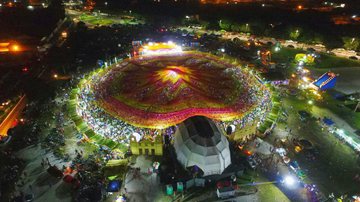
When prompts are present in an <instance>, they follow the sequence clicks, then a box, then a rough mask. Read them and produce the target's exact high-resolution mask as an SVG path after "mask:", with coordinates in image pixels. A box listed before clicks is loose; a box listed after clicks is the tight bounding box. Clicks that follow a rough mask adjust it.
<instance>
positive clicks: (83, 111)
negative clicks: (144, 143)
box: [76, 75, 158, 144]
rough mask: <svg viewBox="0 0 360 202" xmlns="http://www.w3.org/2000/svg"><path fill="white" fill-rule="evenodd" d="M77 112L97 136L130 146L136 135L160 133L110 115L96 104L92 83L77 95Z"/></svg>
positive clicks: (83, 87)
mask: <svg viewBox="0 0 360 202" xmlns="http://www.w3.org/2000/svg"><path fill="white" fill-rule="evenodd" d="M95 77H96V75H94V76H92V78H91V79H96V78H95ZM76 111H77V114H78V115H80V116H81V117H82V118H83V120H84V121H85V122H86V123H87V125H88V126H89V127H90V128H91V129H92V130H93V131H94V132H95V133H96V134H99V135H102V136H104V137H106V138H109V139H112V140H114V141H117V142H120V143H124V144H129V140H130V137H131V136H132V135H134V134H135V133H137V134H140V135H141V136H144V135H146V134H151V135H157V133H158V132H157V131H156V130H152V129H146V128H138V127H135V126H132V125H130V124H128V123H126V122H124V121H122V120H120V119H118V118H115V117H113V116H111V115H110V114H108V113H107V112H106V111H105V110H104V109H102V108H101V107H99V106H98V105H97V104H96V101H95V94H94V92H93V90H92V88H91V83H90V82H89V83H87V84H86V85H83V86H82V88H80V92H79V93H78V94H77V107H76Z"/></svg>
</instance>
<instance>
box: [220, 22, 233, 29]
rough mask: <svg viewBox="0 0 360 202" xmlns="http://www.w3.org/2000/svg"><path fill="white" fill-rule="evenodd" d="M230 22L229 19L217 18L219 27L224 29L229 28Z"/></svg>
mask: <svg viewBox="0 0 360 202" xmlns="http://www.w3.org/2000/svg"><path fill="white" fill-rule="evenodd" d="M231 25H232V22H230V21H229V20H219V27H220V28H221V29H224V30H230V28H231Z"/></svg>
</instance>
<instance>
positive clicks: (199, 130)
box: [174, 116, 231, 176]
mask: <svg viewBox="0 0 360 202" xmlns="http://www.w3.org/2000/svg"><path fill="white" fill-rule="evenodd" d="M174 147H175V151H176V154H177V159H178V161H179V162H180V163H181V164H182V165H183V166H184V167H185V168H187V167H191V166H195V165H196V166H198V167H199V168H200V169H201V170H202V171H203V172H204V176H206V175H214V174H221V173H222V172H223V171H224V169H225V168H226V167H228V166H229V165H230V164H231V158H230V150H229V142H228V141H227V139H226V137H225V136H224V135H223V134H222V133H221V131H220V130H219V128H218V127H217V126H216V125H215V124H214V123H213V122H212V121H211V120H210V119H208V118H206V117H202V116H196V117H191V118H189V119H187V120H185V121H184V122H183V123H181V124H179V127H178V129H177V131H176V132H175V139H174Z"/></svg>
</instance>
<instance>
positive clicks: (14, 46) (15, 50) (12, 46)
mask: <svg viewBox="0 0 360 202" xmlns="http://www.w3.org/2000/svg"><path fill="white" fill-rule="evenodd" d="M10 51H13V52H18V51H20V46H19V45H17V44H13V45H11V46H10Z"/></svg>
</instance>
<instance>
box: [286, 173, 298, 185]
mask: <svg viewBox="0 0 360 202" xmlns="http://www.w3.org/2000/svg"><path fill="white" fill-rule="evenodd" d="M283 182H284V184H285V185H287V186H289V187H292V186H294V185H295V183H296V180H295V178H294V177H293V176H291V175H288V176H285V178H284V181H283Z"/></svg>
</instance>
